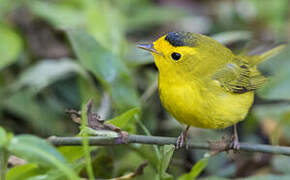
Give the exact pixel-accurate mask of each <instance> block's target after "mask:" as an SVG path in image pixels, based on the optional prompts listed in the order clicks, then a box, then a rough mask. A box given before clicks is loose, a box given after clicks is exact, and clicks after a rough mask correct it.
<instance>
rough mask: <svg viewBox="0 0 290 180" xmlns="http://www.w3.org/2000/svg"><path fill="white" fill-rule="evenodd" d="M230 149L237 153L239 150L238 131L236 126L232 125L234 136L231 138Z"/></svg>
mask: <svg viewBox="0 0 290 180" xmlns="http://www.w3.org/2000/svg"><path fill="white" fill-rule="evenodd" d="M230 149H233V150H234V151H237V150H239V149H240V143H239V137H238V130H237V125H236V124H235V125H234V135H233V137H232V142H231V144H230Z"/></svg>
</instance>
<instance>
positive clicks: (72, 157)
mask: <svg viewBox="0 0 290 180" xmlns="http://www.w3.org/2000/svg"><path fill="white" fill-rule="evenodd" d="M57 149H58V151H59V152H60V153H61V154H62V156H63V157H64V158H65V159H66V160H67V161H68V162H70V163H73V162H75V161H76V160H78V159H80V158H81V157H83V156H84V152H83V148H82V147H81V146H60V147H58V148H57Z"/></svg>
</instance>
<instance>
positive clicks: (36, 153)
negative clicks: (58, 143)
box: [8, 135, 79, 180]
mask: <svg viewBox="0 0 290 180" xmlns="http://www.w3.org/2000/svg"><path fill="white" fill-rule="evenodd" d="M8 151H9V152H11V153H12V154H14V155H16V156H18V157H20V158H23V159H25V160H27V161H28V162H35V163H37V164H39V165H41V166H43V167H48V168H52V169H54V168H55V169H59V170H61V171H63V173H64V174H65V175H66V176H67V177H68V178H69V179H72V180H76V179H79V178H78V177H77V175H76V174H75V173H74V171H73V170H72V169H71V168H70V167H69V166H68V163H67V162H66V160H65V159H64V157H63V156H62V155H61V154H60V153H59V152H58V151H57V150H56V149H55V148H54V147H53V146H52V145H50V144H49V143H48V142H47V141H45V140H42V139H40V138H38V137H36V136H32V135H19V136H16V137H14V138H13V139H12V140H11V142H10V144H9V146H8Z"/></svg>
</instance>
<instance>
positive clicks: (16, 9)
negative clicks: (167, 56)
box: [0, 0, 290, 180]
mask: <svg viewBox="0 0 290 180" xmlns="http://www.w3.org/2000/svg"><path fill="white" fill-rule="evenodd" d="M289 12H290V11H289V1H288V0H268V1H259V0H237V1H226V0H224V1H197V0H192V1H166V0H159V1H152V0H122V1H118V0H111V1H105V0H82V1H79V0H58V1H53V0H51V1H42V0H30V1H24V0H22V1H21V0H20V1H8V0H0V54H1V55H0V99H1V100H0V125H1V128H0V162H1V163H0V164H1V165H0V166H1V173H0V174H1V178H2V179H3V178H4V177H6V179H8V180H10V179H30V180H32V179H80V177H89V178H90V179H93V178H102V179H104V178H105V179H110V178H115V177H122V176H123V175H128V174H130V172H135V170H136V169H137V168H138V165H139V164H142V163H143V162H144V161H148V162H149V165H148V166H146V167H145V168H144V173H143V175H138V176H136V177H135V178H134V179H141V180H143V179H144V180H146V179H152V178H155V179H156V180H157V179H179V180H183V179H194V178H198V177H199V176H201V177H204V178H205V179H228V178H240V177H245V176H249V177H247V178H248V179H263V178H268V179H278V178H279V179H283V178H285V179H288V178H289V167H288V165H289V163H290V159H289V158H285V157H283V158H282V157H281V156H278V155H277V156H276V155H275V156H271V157H270V156H267V155H260V154H253V155H249V154H243V153H241V154H236V155H234V156H232V155H227V154H224V153H221V154H218V155H216V156H213V157H204V153H205V152H203V151H195V150H192V151H189V150H188V151H183V150H175V149H174V147H173V146H162V147H157V146H146V145H128V146H117V147H89V146H88V142H86V141H84V143H83V146H82V147H72V146H68V147H57V148H56V147H53V146H51V145H50V144H49V143H48V142H47V141H45V140H44V138H47V137H49V136H52V135H57V136H75V135H77V134H78V133H79V132H78V131H79V129H78V127H77V125H76V124H75V123H73V122H72V121H71V119H70V118H69V116H66V115H65V113H64V110H65V109H80V110H82V112H85V104H86V103H87V101H88V100H89V99H91V98H92V99H93V102H94V106H95V107H97V108H95V109H93V111H94V112H98V113H99V114H100V116H101V119H103V120H106V121H105V124H107V123H111V124H113V125H115V126H118V127H120V128H121V129H123V130H126V131H128V132H129V133H136V134H141V133H145V134H146V135H150V134H154V135H164V136H177V135H178V134H179V132H180V130H181V128H180V126H179V125H178V124H177V123H176V122H175V121H174V120H172V118H171V117H170V116H169V115H168V114H167V113H166V112H165V110H164V108H162V106H161V104H160V101H159V98H158V93H157V92H156V80H157V75H158V74H157V71H156V68H155V67H154V65H153V59H152V56H151V55H150V54H148V53H147V52H144V51H141V50H139V49H137V48H136V43H139V42H150V41H152V40H154V39H156V38H157V37H158V36H159V35H161V34H164V33H166V32H170V31H176V30H178V31H181V30H182V31H194V32H199V33H203V34H207V35H211V36H212V37H214V38H215V39H216V40H218V41H220V42H221V43H223V44H226V45H227V46H228V47H229V48H231V49H233V50H234V51H235V52H239V51H240V50H241V48H243V47H244V46H245V44H247V43H248V42H250V41H257V42H258V44H264V43H265V44H267V43H268V42H266V41H269V40H278V41H282V40H287V39H288V41H289V33H288V34H287V32H289V27H290V26H289ZM249 47H250V46H249ZM289 50H290V48H289V46H287V47H286V50H285V51H283V52H282V53H281V54H279V55H278V56H275V57H273V58H271V59H270V60H268V61H267V62H265V63H264V64H263V65H262V66H261V67H260V68H261V70H262V72H263V73H265V74H267V75H269V76H270V78H269V82H268V84H267V85H266V86H265V87H263V88H262V89H260V90H259V91H258V92H257V95H258V96H259V98H257V100H256V101H255V105H254V107H253V108H252V111H251V113H250V114H249V117H248V118H247V120H245V121H244V122H242V123H241V124H240V127H241V128H240V129H239V133H240V137H241V139H242V141H247V142H255V143H269V142H270V143H272V144H281V145H285V146H289V145H290V142H289V137H290V133H289V130H290V124H289V122H290V121H289V120H290V113H289V92H290V82H289V79H290V78H289V77H290V73H289V72H290V71H289V66H290V61H289V57H290V51H289ZM265 99H267V100H265ZM282 100H288V101H286V103H283V102H284V101H282ZM81 118H82V120H83V122H86V119H87V117H86V115H85V113H82V117H81ZM85 125H86V124H83V125H81V128H80V130H81V133H80V134H81V135H83V136H86V135H104V134H102V133H103V132H100V131H95V130H92V129H88V128H87V127H86V126H85ZM2 127H3V128H2ZM4 129H6V130H4ZM88 130H89V131H88ZM90 130H92V131H90ZM10 132H11V133H10ZM224 134H230V131H229V130H225V131H212V130H201V129H197V128H192V129H191V132H190V135H191V136H194V137H196V138H199V139H201V140H209V139H210V140H217V139H219V138H221V137H222V136H223V135H224ZM11 155H15V156H17V157H19V158H21V159H24V160H25V161H26V164H22V165H12V166H7V164H8V158H9V157H10V156H11ZM245 157H246V158H245ZM9 163H11V162H9ZM7 167H9V169H7ZM257 174H259V176H257ZM277 174H279V175H277ZM251 176H252V177H251ZM243 179H244V178H243Z"/></svg>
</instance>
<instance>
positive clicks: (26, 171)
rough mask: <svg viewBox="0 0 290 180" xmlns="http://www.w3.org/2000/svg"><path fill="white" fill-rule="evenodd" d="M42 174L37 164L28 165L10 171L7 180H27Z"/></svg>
mask: <svg viewBox="0 0 290 180" xmlns="http://www.w3.org/2000/svg"><path fill="white" fill-rule="evenodd" d="M40 173H41V171H40V170H39V169H38V165H37V164H36V163H28V164H24V165H20V166H15V167H13V168H11V169H9V171H8V172H7V174H6V180H19V179H26V178H29V177H32V176H36V175H37V174H40Z"/></svg>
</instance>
